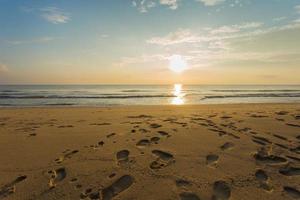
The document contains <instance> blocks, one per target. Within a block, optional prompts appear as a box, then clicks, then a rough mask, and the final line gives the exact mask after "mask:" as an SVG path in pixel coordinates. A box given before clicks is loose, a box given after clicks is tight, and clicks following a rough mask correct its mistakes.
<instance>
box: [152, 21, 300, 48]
mask: <svg viewBox="0 0 300 200" xmlns="http://www.w3.org/2000/svg"><path fill="white" fill-rule="evenodd" d="M297 28H300V21H298V20H294V21H291V22H290V23H288V24H285V25H281V26H273V27H263V23H260V22H247V23H242V24H237V25H230V26H221V27H216V28H205V29H202V30H201V31H200V33H194V32H192V31H191V30H188V29H185V30H183V29H179V30H177V31H175V32H171V33H169V34H167V35H166V36H162V37H153V38H150V39H148V40H147V41H146V42H147V43H148V44H155V45H161V46H170V45H179V44H191V43H194V44H204V43H208V45H210V44H211V43H216V42H219V41H228V40H231V39H251V38H253V37H256V36H259V35H264V34H268V33H272V32H278V31H284V30H290V29H297Z"/></svg>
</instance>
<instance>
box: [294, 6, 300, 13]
mask: <svg viewBox="0 0 300 200" xmlns="http://www.w3.org/2000/svg"><path fill="white" fill-rule="evenodd" d="M295 9H296V12H297V13H299V14H300V5H297V6H295Z"/></svg>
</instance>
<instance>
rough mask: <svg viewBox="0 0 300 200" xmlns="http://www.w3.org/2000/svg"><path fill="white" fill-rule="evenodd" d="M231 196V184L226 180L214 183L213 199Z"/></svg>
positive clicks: (222, 199)
mask: <svg viewBox="0 0 300 200" xmlns="http://www.w3.org/2000/svg"><path fill="white" fill-rule="evenodd" d="M230 196H231V189H230V186H229V185H228V184H227V183H226V182H225V181H216V182H215V183H214V185H213V196H212V199H213V200H227V199H229V198H230Z"/></svg>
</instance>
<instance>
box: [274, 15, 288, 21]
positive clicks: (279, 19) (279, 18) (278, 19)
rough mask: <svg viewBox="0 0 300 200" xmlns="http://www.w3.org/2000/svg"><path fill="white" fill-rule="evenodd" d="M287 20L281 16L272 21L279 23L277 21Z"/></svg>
mask: <svg viewBox="0 0 300 200" xmlns="http://www.w3.org/2000/svg"><path fill="white" fill-rule="evenodd" d="M285 19H287V17H285V16H283V17H276V18H274V19H273V21H276V22H279V21H282V20H285Z"/></svg>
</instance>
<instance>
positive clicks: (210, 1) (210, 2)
mask: <svg viewBox="0 0 300 200" xmlns="http://www.w3.org/2000/svg"><path fill="white" fill-rule="evenodd" d="M196 1H199V2H202V3H204V5H205V6H215V5H218V4H221V3H223V2H225V1H226V0H196Z"/></svg>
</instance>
